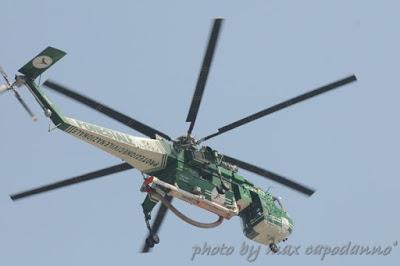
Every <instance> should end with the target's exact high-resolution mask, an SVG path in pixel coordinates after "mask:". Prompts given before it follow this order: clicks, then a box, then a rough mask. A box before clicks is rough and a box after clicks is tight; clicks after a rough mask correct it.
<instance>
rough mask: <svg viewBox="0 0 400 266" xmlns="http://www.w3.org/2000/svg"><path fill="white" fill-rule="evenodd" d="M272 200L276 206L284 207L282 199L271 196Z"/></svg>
mask: <svg viewBox="0 0 400 266" xmlns="http://www.w3.org/2000/svg"><path fill="white" fill-rule="evenodd" d="M273 200H274V204H275V206H276V207H277V208H279V209H282V210H284V209H285V208H284V207H283V204H282V199H280V198H277V197H273Z"/></svg>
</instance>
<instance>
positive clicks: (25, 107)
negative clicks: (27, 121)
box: [14, 89, 37, 121]
mask: <svg viewBox="0 0 400 266" xmlns="http://www.w3.org/2000/svg"><path fill="white" fill-rule="evenodd" d="M14 94H15V97H16V98H17V100H18V101H19V103H20V104H21V105H22V107H24V109H25V111H27V112H28V114H29V115H30V117H31V118H32V120H33V121H36V120H37V118H36V116H35V114H34V113H33V112H32V110H31V109H30V108H29V107H28V105H27V104H26V102H25V101H24V100H23V99H22V97H21V95H20V94H19V93H18V91H17V90H15V89H14Z"/></svg>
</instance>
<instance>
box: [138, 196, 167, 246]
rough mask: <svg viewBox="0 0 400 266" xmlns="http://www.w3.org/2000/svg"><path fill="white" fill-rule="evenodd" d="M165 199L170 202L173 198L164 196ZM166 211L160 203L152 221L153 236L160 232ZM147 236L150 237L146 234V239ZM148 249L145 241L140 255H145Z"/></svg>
mask: <svg viewBox="0 0 400 266" xmlns="http://www.w3.org/2000/svg"><path fill="white" fill-rule="evenodd" d="M165 199H166V200H168V201H169V202H171V201H172V199H173V197H172V196H169V195H166V196H165ZM167 211H168V209H167V207H165V205H164V204H162V203H161V205H160V208H158V211H157V215H156V218H155V219H154V222H153V225H152V226H151V230H152V231H153V234H157V233H158V231H159V230H160V228H161V224H162V222H163V221H164V218H165V215H166V214H167ZM149 236H150V235H149V234H148V235H147V237H149ZM150 249H151V247H149V246H148V245H147V243H146V241H145V242H144V244H143V248H142V253H147V252H149V251H150Z"/></svg>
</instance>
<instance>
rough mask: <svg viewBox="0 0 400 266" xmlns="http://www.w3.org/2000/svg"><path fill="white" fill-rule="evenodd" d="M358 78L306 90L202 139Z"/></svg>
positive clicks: (352, 76) (351, 77)
mask: <svg viewBox="0 0 400 266" xmlns="http://www.w3.org/2000/svg"><path fill="white" fill-rule="evenodd" d="M356 80H357V78H356V76H355V75H351V76H349V77H346V78H344V79H341V80H338V81H335V82H332V83H330V84H328V85H325V86H322V87H320V88H317V89H315V90H312V91H309V92H306V93H304V94H301V95H299V96H297V97H294V98H291V99H289V100H286V101H284V102H281V103H279V104H276V105H274V106H271V107H269V108H267V109H264V110H262V111H260V112H257V113H255V114H252V115H249V116H247V117H245V118H242V119H240V120H238V121H236V122H233V123H231V124H229V125H226V126H224V127H221V128H219V129H218V132H216V133H214V134H211V135H208V136H207V137H205V138H202V139H201V140H202V141H204V140H208V139H210V138H213V137H215V136H218V135H221V134H222V133H225V132H227V131H229V130H232V129H234V128H237V127H240V126H242V125H244V124H247V123H249V122H251V121H254V120H256V119H259V118H261V117H264V116H266V115H269V114H272V113H275V112H277V111H279V110H282V109H284V108H286V107H289V106H291V105H294V104H296V103H299V102H302V101H305V100H307V99H310V98H312V97H315V96H317V95H320V94H323V93H325V92H328V91H330V90H333V89H336V88H338V87H341V86H344V85H346V84H348V83H351V82H353V81H356Z"/></svg>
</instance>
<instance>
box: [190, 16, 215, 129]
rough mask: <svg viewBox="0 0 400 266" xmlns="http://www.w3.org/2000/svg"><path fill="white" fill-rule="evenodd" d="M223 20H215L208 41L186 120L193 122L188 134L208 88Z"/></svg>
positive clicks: (192, 125) (191, 125)
mask: <svg viewBox="0 0 400 266" xmlns="http://www.w3.org/2000/svg"><path fill="white" fill-rule="evenodd" d="M222 21H223V19H222V18H217V19H214V24H213V26H212V30H211V33H210V39H209V41H208V46H207V50H206V53H205V55H204V59H203V64H202V66H201V69H200V73H199V77H198V79H197V84H196V89H195V91H194V94H193V98H192V103H191V104H190V109H189V113H188V115H187V118H186V122H191V123H190V127H189V130H188V134H191V133H192V130H193V127H194V123H195V122H196V118H197V113H198V112H199V107H200V103H201V99H202V97H203V92H204V88H205V87H206V83H207V77H208V72H209V70H210V66H211V63H212V60H213V56H214V52H215V47H216V46H217V42H218V37H219V32H220V29H221V25H222Z"/></svg>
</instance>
